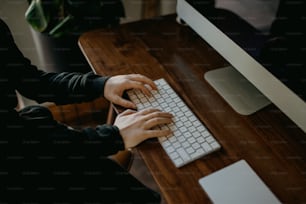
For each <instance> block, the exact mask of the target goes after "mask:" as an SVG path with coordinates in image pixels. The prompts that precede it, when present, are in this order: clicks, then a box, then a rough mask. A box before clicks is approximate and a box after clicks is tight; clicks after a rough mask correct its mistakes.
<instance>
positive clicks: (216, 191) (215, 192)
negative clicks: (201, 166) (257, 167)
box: [199, 160, 281, 204]
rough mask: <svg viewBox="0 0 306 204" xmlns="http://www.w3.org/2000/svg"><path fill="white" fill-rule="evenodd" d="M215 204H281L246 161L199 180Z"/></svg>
mask: <svg viewBox="0 0 306 204" xmlns="http://www.w3.org/2000/svg"><path fill="white" fill-rule="evenodd" d="M199 183H200V185H201V187H202V188H203V189H204V191H205V192H206V193H207V195H208V196H209V198H210V199H211V201H212V202H213V203H214V204H223V203H224V204H232V203H234V204H240V203H241V204H246V203H248V204H251V203H254V204H273V203H281V202H280V201H279V200H278V199H277V198H276V197H275V195H274V194H273V193H272V192H271V191H270V189H269V188H268V187H267V186H266V185H265V183H264V182H263V181H262V180H261V179H260V178H259V177H258V175H257V174H256V173H255V171H254V170H253V169H252V168H251V167H250V166H249V165H248V163H247V162H246V161H245V160H240V161H238V162H235V163H234V164H231V165H229V166H227V167H225V168H223V169H221V170H218V171H216V172H214V173H212V174H210V175H207V176H205V177H203V178H201V179H199Z"/></svg>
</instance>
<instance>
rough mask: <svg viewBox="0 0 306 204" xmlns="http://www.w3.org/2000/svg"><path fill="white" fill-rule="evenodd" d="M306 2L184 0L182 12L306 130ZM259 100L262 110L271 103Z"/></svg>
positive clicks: (179, 4) (238, 68)
mask: <svg viewBox="0 0 306 204" xmlns="http://www.w3.org/2000/svg"><path fill="white" fill-rule="evenodd" d="M305 5H306V3H305V2H304V1H294V2H293V1H289V0H280V1H278V0H274V1H262V0H256V1H248V0H240V1H237V0H236V1H233V0H231V1H228V0H217V1H213V0H178V2H177V13H178V16H179V17H180V18H181V19H182V20H184V21H185V22H186V23H187V24H188V25H189V26H190V27H192V28H193V29H194V30H195V31H196V32H197V33H198V34H199V35H200V36H201V37H202V38H203V39H204V40H205V41H206V42H207V43H209V44H210V45H211V46H212V47H213V48H214V49H215V50H216V51H217V52H219V53H220V54H221V55H222V56H223V57H224V58H225V59H226V60H227V61H228V62H229V63H230V64H231V67H232V68H233V69H234V70H235V71H237V72H238V73H239V74H241V75H242V76H243V77H244V78H245V79H246V80H247V81H248V82H251V84H252V85H253V86H255V88H256V89H257V90H258V91H259V92H260V93H262V94H263V95H264V97H266V98H267V100H268V101H271V102H272V103H274V104H275V105H276V106H278V107H279V108H280V110H282V111H283V112H284V113H285V114H286V115H287V116H288V117H289V118H291V119H292V120H293V121H294V122H295V123H296V124H297V125H298V126H299V127H300V128H302V129H303V130H304V131H305V132H306V66H305V65H306V43H305V42H306V38H305V35H306V34H305V33H306V32H305V30H306V21H305V16H304V13H305V11H306V9H305V8H306V6H305ZM227 75H228V74H227ZM219 76H220V75H219ZM221 76H222V77H223V76H225V74H223V75H221ZM207 79H208V78H207ZM237 87H241V85H238V86H237ZM236 89H237V88H236ZM239 89H240V88H239ZM219 93H220V94H221V95H223V96H224V97H225V96H226V95H227V94H224V93H222V91H221V92H219ZM225 98H226V97H225ZM250 101H253V100H250ZM247 103H248V102H247ZM259 103H262V105H260V106H259V108H257V109H260V108H262V107H264V106H265V105H267V104H268V102H267V101H265V100H264V102H259ZM234 109H235V108H234ZM257 109H254V110H256V111H257ZM237 110H238V109H237ZM238 112H239V110H238ZM242 112H243V111H242ZM252 112H254V111H251V112H246V113H247V114H250V113H252Z"/></svg>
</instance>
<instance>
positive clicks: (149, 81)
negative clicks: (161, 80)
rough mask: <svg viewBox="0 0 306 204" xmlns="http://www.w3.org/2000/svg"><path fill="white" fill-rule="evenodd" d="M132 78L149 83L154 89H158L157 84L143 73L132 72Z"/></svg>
mask: <svg viewBox="0 0 306 204" xmlns="http://www.w3.org/2000/svg"><path fill="white" fill-rule="evenodd" d="M130 76H131V78H132V79H133V80H135V81H139V82H141V83H142V84H148V85H149V86H150V87H151V88H152V89H155V90H156V89H157V86H156V84H155V83H154V82H153V81H152V80H151V79H150V78H148V77H146V76H144V75H141V74H131V75H130Z"/></svg>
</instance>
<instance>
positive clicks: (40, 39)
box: [25, 0, 125, 72]
mask: <svg viewBox="0 0 306 204" xmlns="http://www.w3.org/2000/svg"><path fill="white" fill-rule="evenodd" d="M28 3H29V7H28V9H27V11H26V13H25V18H26V20H27V22H28V23H29V25H30V26H31V27H32V28H33V29H32V30H33V31H34V32H33V34H34V38H35V40H34V41H35V42H37V43H36V46H37V48H38V50H40V52H41V53H40V56H41V58H42V59H41V61H43V64H44V65H43V66H45V67H44V69H46V70H48V71H68V70H69V71H70V70H73V71H82V72H83V71H88V66H87V62H86V60H85V58H84V57H83V55H82V53H81V51H80V50H79V48H78V45H77V40H78V38H79V36H80V35H81V34H82V33H84V32H86V31H88V30H91V29H96V28H102V27H109V26H117V25H119V23H120V18H121V17H124V16H125V12H124V7H123V3H122V2H121V0H28ZM84 63H85V66H84ZM84 67H87V69H85V70H84Z"/></svg>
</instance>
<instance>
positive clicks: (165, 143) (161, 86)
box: [127, 78, 221, 167]
mask: <svg viewBox="0 0 306 204" xmlns="http://www.w3.org/2000/svg"><path fill="white" fill-rule="evenodd" d="M155 84H156V85H157V88H158V91H155V90H153V91H152V96H151V97H148V96H146V95H145V94H143V93H142V92H141V91H140V90H134V89H133V90H129V91H128V92H127V94H128V96H129V98H130V100H131V101H133V102H134V103H135V104H136V106H137V109H138V110H142V109H145V108H158V109H160V110H162V111H165V112H170V113H172V114H173V115H174V118H173V120H174V122H173V123H172V124H169V125H164V126H161V127H160V128H168V129H171V130H172V134H171V135H168V136H167V137H159V138H158V140H159V142H160V143H161V145H162V147H163V148H164V150H165V151H166V153H167V154H168V156H169V158H170V159H171V161H172V162H173V163H174V165H175V166H176V167H181V166H183V165H185V164H188V163H189V162H191V161H194V160H196V159H198V158H200V157H202V156H204V155H207V154H209V153H211V152H214V151H216V150H218V149H220V147H221V146H220V144H219V143H218V142H217V140H216V139H215V138H214V136H213V135H212V134H211V133H210V132H209V130H208V129H207V128H206V127H205V126H204V124H203V123H202V122H201V121H200V120H199V119H198V118H197V117H196V115H195V114H194V113H193V112H192V111H191V110H190V108H189V107H188V106H187V105H186V104H185V102H184V101H183V100H182V99H181V98H180V97H179V96H178V95H177V93H176V92H175V91H174V90H173V89H172V87H171V86H170V85H169V84H168V83H167V81H166V80H165V79H163V78H161V79H159V80H155Z"/></svg>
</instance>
